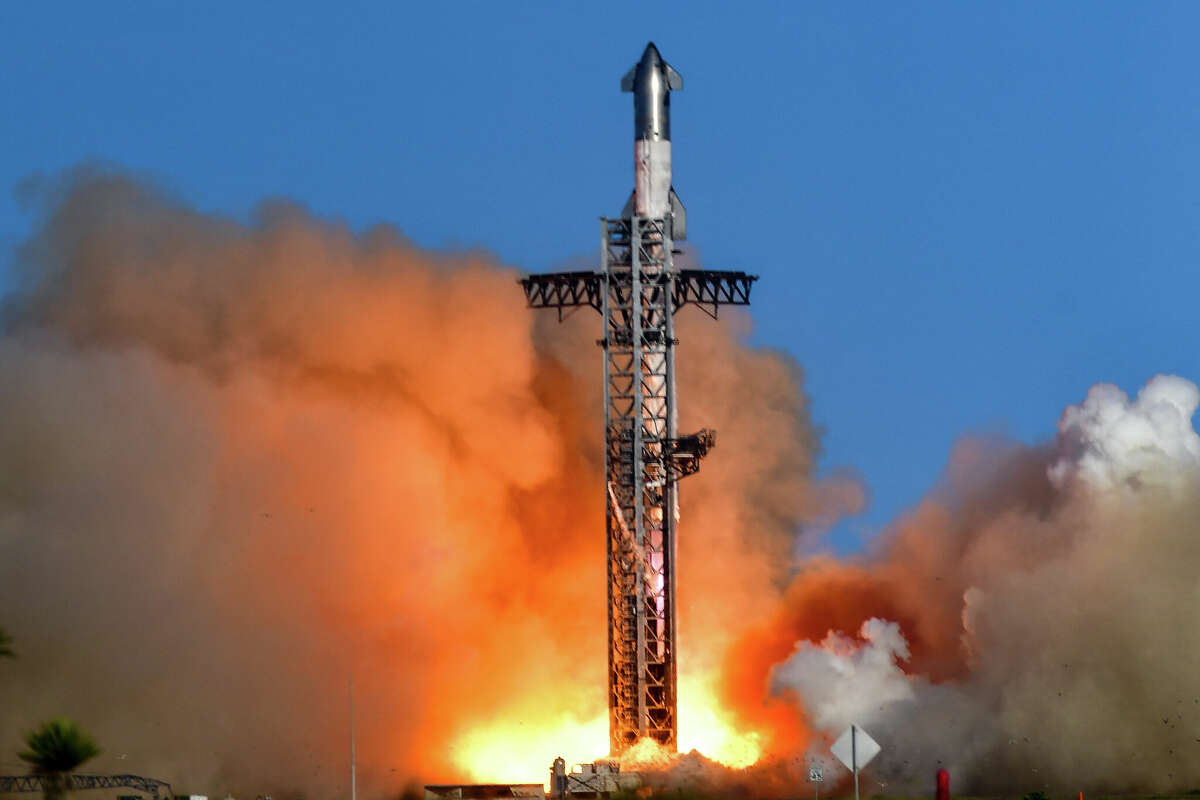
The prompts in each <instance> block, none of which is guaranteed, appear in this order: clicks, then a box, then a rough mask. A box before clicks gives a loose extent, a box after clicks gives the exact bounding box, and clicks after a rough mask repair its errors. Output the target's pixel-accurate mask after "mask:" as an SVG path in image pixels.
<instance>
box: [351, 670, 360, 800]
mask: <svg viewBox="0 0 1200 800" xmlns="http://www.w3.org/2000/svg"><path fill="white" fill-rule="evenodd" d="M357 796H358V787H357V786H356V785H355V775H354V675H353V674H351V675H350V800H357Z"/></svg>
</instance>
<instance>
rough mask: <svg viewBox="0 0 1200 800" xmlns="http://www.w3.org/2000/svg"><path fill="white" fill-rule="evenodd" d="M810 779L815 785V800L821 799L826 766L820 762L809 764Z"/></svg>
mask: <svg viewBox="0 0 1200 800" xmlns="http://www.w3.org/2000/svg"><path fill="white" fill-rule="evenodd" d="M808 780H809V782H810V783H812V785H813V800H820V799H821V781H823V780H825V768H824V767H822V766H821V765H820V764H809V765H808Z"/></svg>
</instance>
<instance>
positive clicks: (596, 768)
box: [549, 757, 642, 800]
mask: <svg viewBox="0 0 1200 800" xmlns="http://www.w3.org/2000/svg"><path fill="white" fill-rule="evenodd" d="M641 785H642V776H641V775H639V774H638V773H636V772H621V763H620V762H619V761H617V760H616V759H604V760H601V761H594V762H592V763H590V764H576V765H575V766H573V767H571V771H570V772H567V762H566V761H564V760H563V759H562V757H559V758H556V759H554V763H553V764H552V765H551V766H550V794H549V798H550V800H570V798H584V797H595V798H599V797H608V796H609V795H611V794H613V793H614V792H632V791H635V790H637V789H639V788H640V787H641Z"/></svg>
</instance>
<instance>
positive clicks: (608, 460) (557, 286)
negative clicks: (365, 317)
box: [521, 44, 756, 755]
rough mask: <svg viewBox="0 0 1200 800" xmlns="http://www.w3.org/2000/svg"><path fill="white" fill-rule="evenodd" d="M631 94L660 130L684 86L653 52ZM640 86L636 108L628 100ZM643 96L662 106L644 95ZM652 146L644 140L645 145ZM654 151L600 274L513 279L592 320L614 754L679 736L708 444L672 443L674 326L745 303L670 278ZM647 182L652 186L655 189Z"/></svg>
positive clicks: (672, 213)
mask: <svg viewBox="0 0 1200 800" xmlns="http://www.w3.org/2000/svg"><path fill="white" fill-rule="evenodd" d="M639 70H641V72H639ZM650 70H653V71H654V72H653V74H651V73H650V72H649V71H650ZM647 74H650V77H651V78H655V77H657V76H658V75H661V76H662V81H661V83H662V85H661V86H660V87H656V86H655V85H654V84H653V83H651V84H650V85H649V86H648V88H645V87H643V86H641V84H644V83H646V81H645V80H643V78H644V77H645V75H647ZM668 81H669V83H668ZM635 84H636V88H633V89H632V90H633V91H635V108H637V111H638V114H639V115H640V114H641V112H642V107H641V106H640V105H638V103H640V102H657V103H659V104H660V105H659V112H660V113H661V114H662V115H663V116H664V118H665V110H664V109H665V105H666V103H665V95H666V92H667V91H668V89H667V87H668V86H669V87H670V89H675V90H678V89H680V88H682V78H680V77H679V76H678V74H677V73H675V72H674V70H672V69H671V68H670V67H669V66H668V65H666V63H665V62H662V61H661V59H660V58H659V56H658V51H657V50H656V49H654V45H653V44H651V45H649V46H648V47H647V48H646V53H645V54H644V55H643V57H642V61H641V62H639V65H638V66H635V67H634V70H632V71H631V72H630V75H628V76H626V80H625V81H623V88H625V87H626V86H635ZM643 88H645V91H644V93H645V94H647V95H649V99H648V100H647V99H646V98H644V97H642V96H641V94H639V93H642V92H643ZM654 92H658V93H659V95H660V96H659V97H657V98H656V97H654V96H653V93H654ZM662 127H663V128H665V130H666V131H667V133H666V139H665V141H666V144H667V147H668V149H667V155H666V159H667V167H666V170H667V171H666V184H665V189H669V187H670V166H669V164H670V162H669V158H670V155H669V145H670V141H669V126H662ZM646 141H647V140H646V139H638V140H637V143H638V146H639V148H640V149H641V150H647V149H648V148H647V147H644V145H645V144H646ZM660 144H661V142H657V141H656V142H654V144H653V145H651V147H655V146H658V145H660ZM657 152H659V151H653V150H652V151H651V152H650V154H649V155H647V156H646V158H645V159H644V160H643V162H642V163H641V164H640V166H639V167H635V177H636V178H637V179H638V181H637V182H636V183H635V185H636V187H637V188H635V192H634V196H633V197H631V198H630V203H628V204H627V205H626V207H625V211H624V212H623V214H622V216H621V217H620V218H618V219H602V220H601V223H602V229H603V233H602V236H603V243H602V246H601V252H600V269H599V271H597V272H559V273H549V274H543V275H532V276H529V277H527V278H524V279H522V280H521V284H522V286H523V287H524V289H525V296H526V298H527V300H528V303H529V306H530V307H531V308H553V309H556V310H557V311H558V314H559V319H560V320H561V319H562V317H563V314H564V312H566V311H568V310H570V309H575V308H579V307H582V306H590V307H591V308H594V309H596V310H597V311H599V312H600V314H601V316H602V318H603V332H604V338H603V339H601V340H600V345H601V347H603V349H604V395H605V396H604V415H605V420H604V422H605V445H606V453H605V473H606V486H605V506H606V508H607V513H606V518H607V525H606V527H607V542H608V548H607V553H608V557H607V560H608V666H609V675H608V702H609V740H610V746H611V751H612V753H613V754H614V755H615V754H617V753H620V752H622V751H623V750H625V749H626V748H628V747H629V746H631V745H632V744H634V743H635V742H636V741H637V740H638V739H640V738H643V737H649V738H652V739H655V740H657V741H658V742H659V743H661V744H663V745H665V746H666V747H669V748H671V749H674V748H675V746H676V738H677V732H678V729H677V714H676V711H677V700H676V654H677V648H676V639H677V636H676V634H677V617H676V613H675V612H676V602H675V590H676V582H675V546H676V541H675V534H676V525H677V523H678V509H679V501H678V481H679V479H680V478H681V477H684V476H686V475H690V474H692V473H694V472H696V471H697V470H698V469H699V468H700V459H701V458H702V457H703V456H704V455H705V454H706V453H707V452H708V450H709V448H711V447H712V446H713V444H714V441H715V433H714V432H712V431H709V430H701V431H700V432H699V433H696V434H693V435H690V436H682V437H681V436H680V435H679V432H678V415H677V406H676V398H675V346H676V345H677V344H678V340H676V338H675V327H674V315H675V312H676V311H678V310H679V309H680V308H682V307H683V306H685V305H687V304H689V303H690V304H693V305H696V306H699V307H701V308H702V309H704V310H705V311H706V312H707V313H708V314H709V315H710V316H712V317H713V318H716V316H717V312H718V310H719V308H720V306H722V305H747V304H748V303H749V302H750V288H751V284H752V283H753V282H754V281H755V280H756V278H755V276H752V275H747V274H746V273H744V272H724V271H707V270H679V269H676V268H675V266H674V264H673V261H672V258H673V256H674V255H675V254H676V253H677V252H678V251H676V250H675V248H674V236H673V234H674V233H675V231H679V232H680V236H679V238H683V236H682V233H683V226H684V224H685V223H684V211H683V207H682V204H681V203H679V200H678V198H677V197H676V196H675V193H674V191H673V190H671V191H670V193H669V199H667V195H666V193H665V191H664V192H660V194H661V197H660V198H658V199H659V200H660V201H661V202H658V203H655V202H649V203H646V202H644V200H645V199H646V197H645V195H648V194H650V193H651V192H652V191H654V189H653V188H647V186H648V184H647V183H646V182H645V181H642V180H641V179H642V178H644V177H645V175H644V174H643V173H650V174H653V173H654V170H656V169H658V168H659V167H658V164H656V163H655V162H654V161H653V158H654V157H656V156H655V153H657ZM647 162H648V164H647ZM639 169H640V170H641V172H638V170H639ZM658 177H659V176H657V175H654V180H658ZM659 183H661V181H659ZM639 192H641V193H639ZM643 193H644V194H643ZM651 199H653V198H651ZM656 205H657V206H658V207H656ZM647 206H648V210H650V211H651V212H654V211H660V210H661V211H667V212H668V213H663V214H653V213H652V214H651V215H642V214H639V213H638V211H639V208H640V209H642V210H647Z"/></svg>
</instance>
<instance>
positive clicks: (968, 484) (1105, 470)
mask: <svg viewBox="0 0 1200 800" xmlns="http://www.w3.org/2000/svg"><path fill="white" fill-rule="evenodd" d="M1198 403H1200V392H1198V390H1197V388H1196V386H1195V385H1193V384H1192V383H1190V382H1188V381H1186V380H1183V379H1181V378H1178V377H1174V376H1165V375H1160V376H1158V377H1155V378H1154V379H1152V380H1151V381H1149V382H1148V383H1147V384H1146V386H1145V387H1144V388H1143V389H1142V390H1141V392H1139V393H1138V395H1137V397H1136V398H1135V399H1133V400H1130V399H1129V398H1128V397H1127V396H1126V395H1125V394H1124V393H1123V392H1122V391H1120V390H1119V389H1118V388H1117V387H1115V386H1111V385H1098V386H1096V387H1094V388H1093V389H1092V390H1091V391H1090V392H1089V393H1088V395H1087V397H1086V399H1085V400H1084V401H1083V403H1082V404H1081V405H1079V406H1076V407H1071V408H1068V409H1067V410H1066V412H1065V413H1064V414H1063V416H1062V419H1061V421H1060V423H1059V434H1058V437H1057V439H1056V441H1055V442H1054V443H1053V445H1051V446H1048V447H1042V448H1032V449H1031V448H1024V447H1019V446H1014V445H1004V444H1002V443H999V442H995V441H979V440H968V441H965V442H964V443H962V444H961V445H960V446H959V447H958V448H957V449H956V451H955V452H954V454H953V456H952V458H951V460H950V464H949V466H948V467H947V471H946V475H945V479H944V481H943V484H942V485H941V486H940V487H939V488H938V489H937V490H935V491H934V492H933V493H931V495H930V496H929V497H928V498H926V500H925V501H924V502H922V503H921V505H920V506H919V507H918V508H916V509H915V510H914V511H913V512H912V513H910V514H909V515H908V516H907V517H906V518H904V519H902V520H900V521H899V522H897V523H896V524H895V525H894V527H893V528H892V529H891V530H890V531H889V532H888V534H887V535H886V537H885V538H884V540H883V541H882V542H881V543H880V544H879V547H878V549H877V551H876V552H874V553H873V554H871V555H870V556H869V557H865V558H863V559H861V560H858V561H855V562H851V563H835V562H832V561H828V560H819V561H815V562H813V563H811V564H809V565H807V566H806V567H805V568H804V569H803V570H802V571H800V572H799V574H798V575H797V576H796V577H795V579H794V581H793V583H792V585H791V586H790V587H789V588H788V590H787V593H786V598H785V599H784V601H783V602H781V605H780V607H779V608H778V609H777V611H776V612H775V614H774V617H773V619H772V621H771V622H770V623H769V624H767V625H764V626H763V627H761V628H760V629H759V630H758V631H756V632H755V633H754V634H752V635H750V636H748V637H747V638H746V639H745V640H743V642H742V646H743V648H744V649H745V653H744V655H737V656H735V658H739V659H741V661H740V663H741V664H742V669H741V672H740V674H738V673H737V672H736V671H734V670H731V671H730V675H731V680H733V681H734V682H735V683H734V687H735V688H736V686H737V684H736V681H738V680H740V681H742V682H743V683H742V687H743V688H742V691H743V692H746V693H747V696H748V695H749V693H750V692H749V690H747V689H745V688H744V687H745V685H747V684H748V685H752V686H757V688H758V690H759V692H760V702H766V703H767V705H768V708H771V709H773V710H774V711H775V713H783V712H782V709H784V708H786V709H790V710H791V711H793V712H794V713H795V714H796V715H798V716H799V717H800V718H802V719H803V721H804V724H805V725H806V726H807V727H808V729H809V730H811V731H812V733H813V734H814V738H813V740H812V741H811V742H810V747H809V749H810V757H811V758H814V759H817V758H821V754H822V753H823V754H824V755H823V758H821V760H823V761H824V762H825V763H826V764H827V765H829V766H830V767H831V769H832V768H836V767H837V765H836V762H834V760H833V759H832V758H831V757H830V756H829V755H828V750H827V746H828V744H829V742H830V741H831V740H832V738H833V737H836V736H837V735H838V734H839V733H840V732H841V731H842V730H844V729H845V727H846V726H847V725H849V724H850V723H852V722H854V723H857V724H859V725H861V726H862V727H863V728H864V729H866V730H867V731H868V733H870V734H872V735H873V736H874V738H875V739H876V740H877V741H879V742H880V743H881V744H882V745H883V751H882V753H881V754H880V756H879V757H878V760H877V761H876V762H874V763H872V764H871V765H870V766H869V767H868V768H867V770H866V772H865V773H864V779H865V780H869V781H871V782H872V783H869V784H868V786H869V791H872V792H874V791H878V790H879V789H878V788H877V787H884V790H885V791H888V792H889V793H892V792H895V791H905V790H908V791H922V790H923V791H925V792H928V791H930V787H931V786H932V780H933V777H932V776H933V774H934V772H935V771H936V769H938V768H939V767H946V768H947V769H949V770H950V772H951V775H952V776H954V777H955V780H956V786H957V788H958V790H960V791H966V792H996V793H998V792H1005V793H1012V792H1017V793H1020V792H1027V791H1033V790H1043V791H1049V792H1051V793H1053V792H1072V793H1073V792H1075V791H1078V790H1085V791H1087V790H1093V789H1096V790H1099V789H1103V790H1107V791H1113V790H1121V789H1128V790H1142V791H1164V790H1168V789H1175V790H1180V789H1187V788H1194V787H1197V786H1200V670H1198V669H1197V665H1200V637H1198V636H1197V633H1198V632H1200V629H1198V627H1197V623H1196V619H1195V609H1196V608H1197V607H1198V604H1200V580H1198V578H1197V572H1196V570H1197V566H1198V565H1200V523H1198V522H1197V520H1198V519H1200V437H1198V436H1197V435H1196V432H1195V431H1194V430H1193V428H1192V425H1191V418H1192V415H1193V413H1194V412H1195V410H1196V408H1197V405H1198ZM747 709H748V711H749V712H754V713H759V714H761V710H760V709H754V708H751V707H749V706H747ZM842 774H843V775H844V772H843V773H842Z"/></svg>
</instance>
